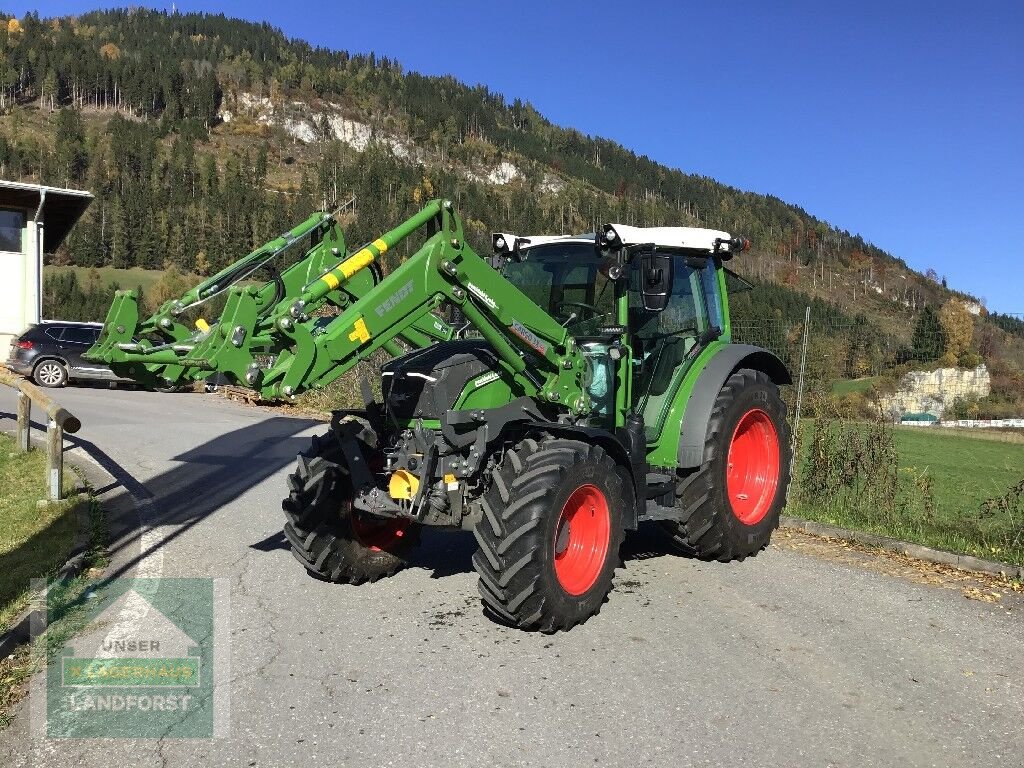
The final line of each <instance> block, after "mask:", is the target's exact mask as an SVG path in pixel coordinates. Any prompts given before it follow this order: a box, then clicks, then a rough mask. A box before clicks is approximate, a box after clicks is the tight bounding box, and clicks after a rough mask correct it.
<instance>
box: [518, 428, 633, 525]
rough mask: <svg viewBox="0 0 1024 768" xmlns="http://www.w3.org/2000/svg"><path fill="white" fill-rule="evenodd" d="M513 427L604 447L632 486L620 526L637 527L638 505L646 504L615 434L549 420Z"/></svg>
mask: <svg viewBox="0 0 1024 768" xmlns="http://www.w3.org/2000/svg"><path fill="white" fill-rule="evenodd" d="M515 427H516V428H517V429H522V430H523V431H526V432H528V431H532V430H533V429H536V430H538V431H544V432H549V433H551V434H552V435H558V436H559V437H566V438H569V439H572V440H579V441H580V442H583V443H589V444H590V445H600V446H601V447H602V448H604V449H605V450H606V451H607V452H608V454H609V455H610V456H611V457H612V459H613V460H614V461H615V463H616V464H618V465H619V466H620V467H622V468H623V469H624V470H625V471H626V472H627V473H629V474H628V477H629V480H630V485H631V486H632V492H633V503H632V504H631V505H629V506H628V507H627V508H626V509H624V510H623V514H622V526H623V527H624V528H625V529H626V530H627V531H635V530H636V529H637V525H638V520H639V509H638V505H639V504H646V499H644V498H643V497H642V494H640V493H638V487H637V478H635V477H633V466H632V464H631V463H630V461H629V453H628V451H626V448H625V446H624V445H623V444H622V443H620V442H619V441H618V439H617V438H616V437H615V435H613V434H611V433H609V432H607V431H605V430H603V429H596V428H594V427H581V426H576V425H575V424H558V423H557V422H550V421H526V422H519V423H518V424H516V425H515ZM644 479H645V478H641V480H644Z"/></svg>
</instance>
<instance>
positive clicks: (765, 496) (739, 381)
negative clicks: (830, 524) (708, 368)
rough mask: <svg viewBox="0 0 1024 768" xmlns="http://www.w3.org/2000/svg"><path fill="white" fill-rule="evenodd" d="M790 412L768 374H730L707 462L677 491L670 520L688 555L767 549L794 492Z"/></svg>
mask: <svg viewBox="0 0 1024 768" xmlns="http://www.w3.org/2000/svg"><path fill="white" fill-rule="evenodd" d="M786 415H787V411H786V404H785V403H784V402H783V400H782V398H781V397H780V396H779V390H778V387H776V386H775V384H774V383H773V382H772V380H771V379H769V378H768V376H767V375H766V374H764V373H762V372H761V371H754V370H750V369H741V370H739V371H737V372H736V373H734V374H733V375H732V376H730V377H729V380H728V381H727V382H726V383H725V386H724V387H722V391H721V392H720V393H719V394H718V398H717V400H716V401H715V406H714V408H713V409H712V411H711V418H710V420H709V421H708V430H707V437H706V438H705V442H704V463H703V464H702V465H701V466H700V468H699V469H698V470H697V471H696V472H694V473H693V474H691V475H689V476H687V477H686V478H684V479H683V480H682V482H680V483H679V486H678V487H677V490H676V499H675V504H676V507H677V508H678V509H679V511H680V514H681V518H680V520H679V521H678V522H677V521H668V522H666V523H664V525H665V528H666V529H667V530H668V531H669V533H670V534H671V535H672V538H673V541H674V542H675V543H676V545H677V546H678V547H679V548H680V549H681V550H682V552H683V553H684V554H687V555H691V556H697V557H700V558H702V559H705V560H720V561H722V562H726V561H729V560H742V559H743V558H745V557H748V556H751V555H756V554H757V553H758V552H760V551H761V550H762V549H764V548H765V547H766V546H768V541H769V540H770V539H771V535H772V531H773V530H775V529H776V528H778V527H779V515H780V514H781V513H782V509H783V507H785V505H786V491H787V490H788V488H789V471H790V462H791V458H792V453H791V446H790V430H789V423H788V422H787V421H786Z"/></svg>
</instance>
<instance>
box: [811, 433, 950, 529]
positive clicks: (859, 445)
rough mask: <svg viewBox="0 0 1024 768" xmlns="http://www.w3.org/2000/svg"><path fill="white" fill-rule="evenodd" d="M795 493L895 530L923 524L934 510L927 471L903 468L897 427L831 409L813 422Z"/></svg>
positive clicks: (853, 520) (860, 522)
mask: <svg viewBox="0 0 1024 768" xmlns="http://www.w3.org/2000/svg"><path fill="white" fill-rule="evenodd" d="M794 498H795V500H796V501H797V504H798V505H801V506H808V507H812V508H815V509H818V510H824V511H825V512H828V513H831V514H832V515H833V517H835V518H837V519H838V520H839V521H841V522H844V523H847V524H852V525H856V526H858V527H868V528H872V527H873V528H877V529H882V530H886V531H890V532H892V533H893V534H894V535H901V532H902V533H908V532H909V531H910V530H911V529H914V530H917V529H919V528H920V526H921V525H924V524H926V523H929V522H930V521H931V520H932V519H933V518H934V512H935V500H934V494H933V492H932V488H931V480H930V478H929V477H928V475H927V472H925V473H923V474H921V475H917V474H914V473H909V474H908V473H902V474H901V472H900V468H899V455H898V453H897V450H896V442H895V439H894V434H893V429H892V427H890V426H888V425H887V424H885V423H883V422H880V421H878V422H868V423H857V422H850V421H843V420H840V419H835V418H833V417H831V416H829V415H825V416H822V417H819V418H818V419H817V421H816V423H815V424H814V427H813V433H812V435H811V441H810V445H809V446H808V450H807V452H806V456H805V459H804V461H803V463H802V466H800V467H798V471H797V482H796V486H795V488H794Z"/></svg>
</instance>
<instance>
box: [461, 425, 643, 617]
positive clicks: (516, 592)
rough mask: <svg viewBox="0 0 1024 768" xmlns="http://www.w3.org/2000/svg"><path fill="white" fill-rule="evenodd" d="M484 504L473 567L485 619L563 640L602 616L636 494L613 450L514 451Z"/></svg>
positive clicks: (557, 445)
mask: <svg viewBox="0 0 1024 768" xmlns="http://www.w3.org/2000/svg"><path fill="white" fill-rule="evenodd" d="M492 477H493V480H492V483H491V487H490V488H489V489H488V490H487V491H486V493H485V494H484V496H483V497H482V499H481V505H482V507H483V511H484V515H483V518H482V519H481V520H480V522H479V523H477V525H476V528H475V530H474V533H475V534H476V539H477V543H478V544H479V549H478V550H477V552H476V554H474V555H473V567H474V568H475V569H476V571H477V574H478V575H479V577H480V581H479V588H480V594H481V596H482V597H483V602H484V607H485V609H486V611H487V612H488V613H489V614H490V615H491V616H492V617H494V618H497V619H498V620H500V621H502V622H504V623H507V624H511V625H513V626H516V627H519V628H521V629H539V630H540V631H541V632H547V633H551V632H557V631H558V630H566V629H570V628H571V627H573V626H575V625H577V624H581V623H583V622H584V621H586V620H587V619H588V618H590V617H591V616H593V615H595V614H596V613H598V611H600V610H601V605H602V604H603V603H604V601H605V600H606V599H607V597H608V593H609V592H610V591H611V588H612V578H613V576H614V573H615V569H616V568H617V567H618V566H619V565H620V563H621V561H620V559H619V547H620V545H621V544H622V538H623V528H622V510H623V509H625V507H626V505H627V504H631V503H633V501H632V497H631V489H629V488H628V487H627V486H626V485H625V483H624V482H623V479H622V475H621V473H620V472H618V471H617V466H616V464H615V462H614V461H612V459H611V457H609V456H608V455H607V454H606V453H605V451H604V449H602V448H601V447H599V446H591V445H588V444H586V443H582V442H579V441H576V440H562V439H546V440H544V441H543V442H538V441H536V440H532V439H527V440H524V441H523V442H521V443H520V444H519V445H517V446H516V447H515V448H512V449H509V450H508V452H507V453H506V454H505V456H504V458H503V460H502V463H501V466H500V468H499V469H497V470H495V472H494V474H493V475H492Z"/></svg>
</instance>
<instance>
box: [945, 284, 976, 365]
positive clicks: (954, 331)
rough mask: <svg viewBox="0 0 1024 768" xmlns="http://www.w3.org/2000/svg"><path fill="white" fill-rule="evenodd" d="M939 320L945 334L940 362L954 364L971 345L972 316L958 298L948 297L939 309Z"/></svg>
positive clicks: (972, 333) (972, 332)
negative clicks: (944, 348) (944, 347)
mask: <svg viewBox="0 0 1024 768" xmlns="http://www.w3.org/2000/svg"><path fill="white" fill-rule="evenodd" d="M939 322H940V323H941V324H942V332H943V334H944V335H945V341H946V351H945V354H944V355H943V356H942V364H943V365H946V366H954V365H957V364H958V363H960V362H961V360H962V358H964V356H965V355H966V354H967V352H968V351H969V350H970V347H971V338H972V336H973V335H974V318H973V317H972V316H971V313H970V312H968V311H967V305H965V304H964V303H963V302H962V301H960V300H959V299H950V300H949V301H947V302H946V303H945V304H944V305H943V306H942V309H941V310H940V311H939Z"/></svg>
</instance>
